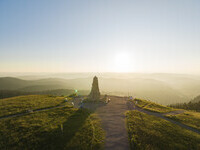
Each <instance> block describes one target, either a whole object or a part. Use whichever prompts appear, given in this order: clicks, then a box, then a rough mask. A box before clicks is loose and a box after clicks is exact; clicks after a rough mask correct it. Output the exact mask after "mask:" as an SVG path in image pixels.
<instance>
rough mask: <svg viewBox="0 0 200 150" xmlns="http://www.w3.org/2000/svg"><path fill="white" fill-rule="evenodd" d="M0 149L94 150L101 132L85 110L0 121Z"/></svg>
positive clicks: (57, 110) (100, 141) (100, 142)
mask: <svg viewBox="0 0 200 150" xmlns="http://www.w3.org/2000/svg"><path fill="white" fill-rule="evenodd" d="M0 128H1V130H0V149H2V150H3V149H15V150H21V149H27V150H35V149H49V150H51V149H52V150H53V149H54V150H55V149H59V150H62V149H63V150H64V149H73V150H98V149H102V148H103V143H104V131H103V130H102V128H101V123H100V120H99V119H98V116H97V115H95V114H94V113H92V112H90V111H88V110H86V109H75V108H72V107H67V106H66V107H62V108H55V109H51V110H46V111H40V112H35V113H32V114H29V115H25V116H20V117H14V118H7V119H2V120H1V121H0Z"/></svg>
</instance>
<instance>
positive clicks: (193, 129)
mask: <svg viewBox="0 0 200 150" xmlns="http://www.w3.org/2000/svg"><path fill="white" fill-rule="evenodd" d="M127 105H128V108H129V110H138V111H140V112H143V113H146V114H148V115H153V116H156V117H159V118H162V119H164V120H167V121H169V122H171V123H173V124H176V125H179V126H181V127H182V128H185V129H187V130H190V131H192V132H195V133H197V134H200V131H199V130H197V129H195V128H192V127H190V126H187V125H185V124H182V123H180V122H177V121H175V120H172V119H170V118H167V117H165V114H162V113H156V112H152V111H147V110H144V109H142V108H140V107H137V106H135V104H134V103H133V102H130V101H127ZM178 113H183V112H182V111H179V112H176V114H178Z"/></svg>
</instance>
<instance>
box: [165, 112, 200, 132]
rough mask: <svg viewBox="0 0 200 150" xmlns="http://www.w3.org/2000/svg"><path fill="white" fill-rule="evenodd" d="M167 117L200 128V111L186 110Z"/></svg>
mask: <svg viewBox="0 0 200 150" xmlns="http://www.w3.org/2000/svg"><path fill="white" fill-rule="evenodd" d="M166 117H169V118H171V119H173V120H176V121H179V122H181V123H183V124H186V125H188V126H191V127H193V128H196V129H199V130H200V113H198V112H192V111H186V112H184V113H181V114H177V115H166Z"/></svg>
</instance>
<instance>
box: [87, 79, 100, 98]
mask: <svg viewBox="0 0 200 150" xmlns="http://www.w3.org/2000/svg"><path fill="white" fill-rule="evenodd" d="M89 98H90V99H91V100H99V99H100V92H99V84H98V78H97V77H96V76H95V77H94V78H93V83H92V89H91V92H90V95H89Z"/></svg>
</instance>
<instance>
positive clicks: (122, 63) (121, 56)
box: [114, 52, 131, 72]
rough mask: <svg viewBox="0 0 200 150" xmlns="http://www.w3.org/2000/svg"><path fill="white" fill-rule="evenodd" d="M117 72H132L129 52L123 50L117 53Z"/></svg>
mask: <svg viewBox="0 0 200 150" xmlns="http://www.w3.org/2000/svg"><path fill="white" fill-rule="evenodd" d="M114 61H115V65H114V71H115V72H130V71H131V70H130V68H131V59H130V56H129V54H128V53H125V52H121V53H118V54H116V55H115V60H114Z"/></svg>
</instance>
